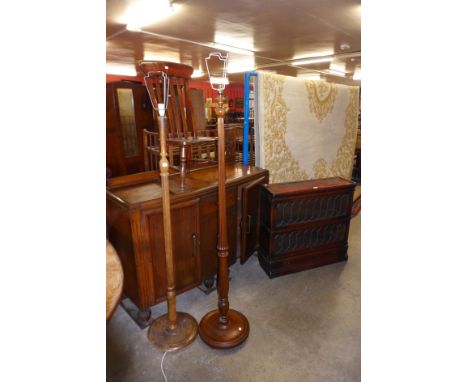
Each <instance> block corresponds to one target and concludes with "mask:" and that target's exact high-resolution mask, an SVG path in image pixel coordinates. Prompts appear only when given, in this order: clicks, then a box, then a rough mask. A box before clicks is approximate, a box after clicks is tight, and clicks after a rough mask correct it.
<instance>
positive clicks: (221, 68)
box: [199, 53, 249, 349]
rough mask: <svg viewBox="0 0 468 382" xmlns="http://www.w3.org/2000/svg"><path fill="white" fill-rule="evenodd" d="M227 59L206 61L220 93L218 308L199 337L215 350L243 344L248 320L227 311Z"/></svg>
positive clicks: (213, 56)
mask: <svg viewBox="0 0 468 382" xmlns="http://www.w3.org/2000/svg"><path fill="white" fill-rule="evenodd" d="M227 60H228V57H227V55H226V56H222V55H221V53H210V55H209V56H208V57H206V58H205V63H206V68H207V71H208V76H209V79H210V84H211V87H212V89H213V90H216V91H217V92H218V93H219V98H218V106H217V108H216V116H217V118H218V246H217V248H218V279H217V289H218V309H215V310H213V311H211V312H208V313H207V314H206V315H205V316H204V317H203V318H202V319H201V321H200V325H199V332H200V337H201V338H202V340H203V341H205V342H206V343H207V344H208V345H210V346H212V347H214V348H223V349H228V348H232V347H234V346H237V345H239V344H241V343H242V342H244V341H245V340H246V339H247V337H248V335H249V321H248V320H247V318H246V317H245V316H244V315H243V314H242V313H240V312H238V311H236V310H234V309H229V299H228V293H229V278H228V277H229V275H228V272H229V269H228V267H229V264H228V254H229V252H228V250H229V246H228V241H227V222H226V220H227V219H226V169H225V166H224V159H225V147H224V114H225V109H224V106H223V91H224V88H225V86H226V84H227V83H228V82H229V81H228V78H227Z"/></svg>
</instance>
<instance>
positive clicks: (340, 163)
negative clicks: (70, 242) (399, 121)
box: [256, 72, 359, 183]
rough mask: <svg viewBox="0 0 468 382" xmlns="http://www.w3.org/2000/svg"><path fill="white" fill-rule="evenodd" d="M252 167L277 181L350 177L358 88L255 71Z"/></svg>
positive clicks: (357, 108) (355, 129)
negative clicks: (261, 168) (254, 123)
mask: <svg viewBox="0 0 468 382" xmlns="http://www.w3.org/2000/svg"><path fill="white" fill-rule="evenodd" d="M256 89H257V92H256V102H257V108H256V112H257V115H256V127H257V128H256V134H257V139H256V142H257V145H256V164H257V166H260V167H263V168H266V169H268V170H269V171H270V182H271V183H281V182H289V181H298V180H306V179H317V178H327V177H332V176H341V177H343V178H346V179H350V178H351V174H352V169H353V158H354V148H355V144H356V135H357V126H358V112H359V87H357V86H346V85H340V84H333V83H329V82H325V81H309V80H304V79H299V78H294V77H287V76H281V75H277V74H272V73H268V72H258V74H257V86H256Z"/></svg>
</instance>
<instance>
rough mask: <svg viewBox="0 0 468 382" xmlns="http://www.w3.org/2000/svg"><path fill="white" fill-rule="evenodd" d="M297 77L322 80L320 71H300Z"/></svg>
mask: <svg viewBox="0 0 468 382" xmlns="http://www.w3.org/2000/svg"><path fill="white" fill-rule="evenodd" d="M296 77H297V78H303V79H305V80H311V81H318V80H320V74H319V73H299V74H298V75H297V76H296Z"/></svg>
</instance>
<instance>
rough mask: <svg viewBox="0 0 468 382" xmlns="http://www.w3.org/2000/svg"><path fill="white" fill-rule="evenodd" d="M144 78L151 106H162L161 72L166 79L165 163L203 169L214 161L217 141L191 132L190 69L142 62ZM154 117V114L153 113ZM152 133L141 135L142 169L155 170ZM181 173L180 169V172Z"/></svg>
mask: <svg viewBox="0 0 468 382" xmlns="http://www.w3.org/2000/svg"><path fill="white" fill-rule="evenodd" d="M140 67H141V69H142V70H143V72H144V74H145V84H146V87H147V89H148V92H149V95H150V99H151V102H152V103H153V105H154V106H156V108H155V109H156V110H157V104H158V103H162V101H161V99H162V94H163V89H162V87H163V82H162V74H161V73H162V72H164V73H166V74H167V76H168V77H169V100H168V105H167V113H166V115H167V121H168V123H167V143H168V147H169V149H168V152H169V163H170V165H171V166H175V165H176V161H177V159H178V162H179V163H178V164H179V167H182V166H184V167H185V164H186V165H187V167H188V168H192V167H195V168H196V167H203V166H206V165H207V164H212V163H214V162H215V161H216V159H217V153H216V142H217V139H218V138H217V137H206V136H200V132H197V130H196V129H195V123H194V115H193V108H192V103H191V101H190V95H189V87H188V81H189V79H190V77H191V75H192V73H193V68H192V67H190V66H188V65H184V64H177V63H173V62H163V61H143V62H141V64H140ZM155 113H156V112H155ZM155 119H156V120H158V119H157V118H155ZM158 141H159V140H158V137H157V133H156V132H151V131H145V133H144V139H143V145H144V149H145V169H146V170H153V169H157V167H158V160H157V156H158V154H159V145H158ZM181 171H182V169H181Z"/></svg>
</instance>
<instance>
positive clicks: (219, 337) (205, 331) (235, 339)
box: [199, 309, 249, 349]
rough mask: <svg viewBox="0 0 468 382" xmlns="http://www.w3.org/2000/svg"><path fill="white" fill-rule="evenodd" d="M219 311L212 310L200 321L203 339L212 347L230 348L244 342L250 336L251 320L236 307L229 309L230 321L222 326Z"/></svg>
mask: <svg viewBox="0 0 468 382" xmlns="http://www.w3.org/2000/svg"><path fill="white" fill-rule="evenodd" d="M219 316H220V314H219V311H218V310H212V311H211V312H209V313H207V314H206V315H205V316H204V317H203V318H202V319H201V321H200V325H199V331H200V337H201V339H202V340H203V341H204V342H205V343H206V344H208V345H209V346H211V347H214V348H218V349H229V348H233V347H235V346H237V345H240V344H241V343H242V342H244V341H245V340H246V339H247V337H248V336H249V321H248V320H247V318H246V317H245V316H244V315H243V314H242V313H240V312H238V311H237V310H234V309H230V310H229V311H228V314H227V316H228V319H229V321H228V323H227V325H225V326H221V325H220V323H219Z"/></svg>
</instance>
